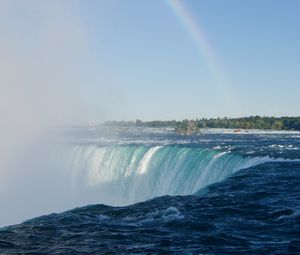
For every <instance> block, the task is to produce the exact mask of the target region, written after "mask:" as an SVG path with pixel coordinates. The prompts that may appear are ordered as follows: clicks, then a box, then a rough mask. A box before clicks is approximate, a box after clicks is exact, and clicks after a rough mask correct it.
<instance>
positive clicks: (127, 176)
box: [69, 145, 272, 205]
mask: <svg viewBox="0 0 300 255" xmlns="http://www.w3.org/2000/svg"><path fill="white" fill-rule="evenodd" d="M270 160H272V159H270V158H258V157H242V156H239V155H235V154H232V153H229V152H221V151H218V150H210V149H201V148H191V147H184V146H175V145H172V146H171V145H169V146H145V145H126V146H108V147H97V146H95V145H81V146H76V147H75V148H74V149H73V151H72V157H71V162H72V163H71V165H70V166H69V169H71V171H72V187H73V189H74V190H75V191H76V190H77V191H78V190H81V192H82V190H84V192H86V191H88V192H91V194H92V195H91V203H105V204H110V205H126V204H131V203H136V202H140V201H144V200H146V199H150V198H153V197H156V196H162V195H188V194H193V193H195V192H196V191H198V190H199V189H200V188H202V187H204V186H206V185H209V184H212V183H215V182H219V181H221V180H223V179H225V178H226V177H228V176H229V175H231V174H232V173H234V172H236V171H238V170H240V169H244V168H248V167H251V166H255V165H257V164H260V163H264V162H267V161H270ZM79 195H80V194H79Z"/></svg>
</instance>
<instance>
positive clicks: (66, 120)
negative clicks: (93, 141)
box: [0, 1, 101, 226]
mask: <svg viewBox="0 0 300 255" xmlns="http://www.w3.org/2000/svg"><path fill="white" fill-rule="evenodd" d="M0 17H1V21H0V34H1V40H0V116H1V117H0V127H1V132H0V140H1V145H0V204H1V210H0V226H4V225H9V224H15V223H19V222H20V221H23V220H25V219H28V218H31V217H34V216H38V215H40V214H45V213H50V212H51V211H59V210H64V209H67V208H68V206H69V205H70V204H68V200H69V196H70V194H69V193H68V187H67V185H66V183H65V180H66V178H67V176H65V174H66V173H64V172H63V171H62V169H60V168H58V167H57V168H56V167H55V166H54V165H55V164H54V161H55V160H54V159H55V157H56V156H57V155H58V154H56V155H55V156H54V154H51V153H52V152H54V151H58V150H59V148H60V142H58V141H57V140H56V139H54V136H53V134H52V133H51V132H52V131H53V130H55V129H57V128H59V127H62V126H70V125H77V124H85V123H87V121H88V120H89V116H90V115H89V114H90V112H91V111H89V107H90V106H89V102H88V101H87V100H85V99H84V98H83V97H82V96H81V94H82V92H83V90H84V89H85V87H84V83H82V78H81V76H82V75H83V74H82V72H81V66H82V61H84V60H85V55H86V54H89V49H88V35H87V33H86V29H85V25H84V21H83V20H82V19H81V17H80V14H79V8H78V6H77V5H76V2H75V1H1V2H0ZM99 86H101V84H99ZM99 97H101V95H99ZM99 111H101V109H99ZM98 117H99V119H100V118H101V117H100V116H98ZM46 155H47V156H46ZM51 155H53V157H51Z"/></svg>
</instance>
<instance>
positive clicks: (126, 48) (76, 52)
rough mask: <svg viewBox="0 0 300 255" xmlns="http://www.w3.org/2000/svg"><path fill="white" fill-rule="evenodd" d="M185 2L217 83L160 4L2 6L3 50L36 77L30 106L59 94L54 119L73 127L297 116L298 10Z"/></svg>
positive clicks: (289, 4) (137, 0)
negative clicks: (218, 73)
mask: <svg viewBox="0 0 300 255" xmlns="http://www.w3.org/2000/svg"><path fill="white" fill-rule="evenodd" d="M4 2H5V1H4ZM182 2H183V4H184V6H185V7H186V10H187V11H188V14H189V15H190V18H191V19H192V20H193V23H194V24H195V25H196V26H197V28H199V30H202V32H203V34H204V36H205V39H206V41H207V43H208V45H209V47H210V48H211V51H212V52H213V54H214V56H215V62H216V64H217V65H218V66H219V67H220V68H221V69H222V72H223V75H224V77H225V78H224V82H222V84H217V83H218V82H217V80H216V77H214V72H212V70H211V68H210V66H209V64H208V61H207V59H206V58H205V56H204V54H203V52H201V49H200V50H199V45H197V42H196V41H195V40H194V38H193V37H192V36H191V34H190V33H189V31H188V29H187V27H186V25H185V24H184V22H182V20H181V19H180V17H178V15H176V14H175V13H174V11H173V10H172V8H171V7H170V4H168V3H167V1H164V0H151V1H146V0H110V1H108V0H102V1H101V0H99V1H43V3H42V4H41V3H40V2H39V1H28V4H24V2H23V3H22V1H11V2H9V1H6V14H3V13H2V14H3V15H2V19H3V20H4V21H5V22H4V23H2V24H4V25H2V33H6V36H5V37H6V38H7V40H8V43H7V44H5V46H4V47H2V48H4V49H5V47H8V48H9V49H10V51H11V52H14V55H13V57H12V55H8V57H7V58H8V59H9V60H11V59H13V60H12V62H18V63H20V60H19V58H20V55H23V54H25V56H23V57H22V61H23V62H21V63H23V65H24V66H26V68H29V70H35V69H36V68H38V69H39V71H38V73H40V74H41V77H40V78H39V80H38V83H39V86H33V88H31V89H32V90H33V91H39V92H34V93H33V94H34V95H35V96H34V97H35V98H36V97H37V96H38V97H39V98H43V100H41V101H43V102H47V100H49V102H48V103H47V105H49V104H50V99H49V98H48V95H51V93H53V96H52V97H50V98H51V102H53V98H56V95H58V94H61V95H62V96H60V97H59V96H58V98H60V99H58V100H57V102H58V103H59V104H60V108H59V112H62V114H61V117H60V118H62V119H64V118H65V116H71V115H72V117H70V120H72V121H73V122H76V121H78V122H86V121H95V122H101V121H103V120H107V119H126V120H135V119H137V118H139V119H142V120H151V119H185V118H201V117H223V116H228V117H239V116H248V115H272V116H282V115H287V116H299V115H300V101H299V95H300V72H299V66H300V15H299V12H300V2H299V1H297V0H280V1H279V0H264V1H261V0H251V1H240V0H228V1H221V0H210V1H204V0H203V1H202V0H185V1H182ZM2 5H3V4H2ZM3 31H4V32H3ZM8 31H9V32H8ZM7 34H8V35H7ZM20 37H22V38H20ZM11 45H14V47H12V46H11ZM200 48H201V47H200ZM5 50H6V49H5ZM10 51H8V52H10ZM6 52H7V51H6ZM24 52H25V53H24ZM27 59H30V60H29V61H27ZM32 59H33V60H36V61H34V62H33V63H32ZM40 59H43V61H44V62H42V63H41V64H40V62H39V60H40ZM48 59H50V61H48ZM37 62H39V64H37ZM49 63H50V64H49ZM57 63H58V64H57ZM61 63H63V64H61ZM4 64H5V63H4ZM4 64H3V65H4ZM58 66H59V67H58ZM18 68H20V69H24V68H23V66H22V64H21V66H19V67H18ZM18 68H17V69H16V70H19V69H18ZM46 70H52V71H51V72H49V71H46ZM28 73H30V71H29V72H28ZM32 73H35V72H32ZM45 75H46V76H47V75H49V77H51V80H52V79H53V81H52V83H51V84H50V83H48V82H45V83H44V82H41V81H42V80H43V77H45ZM33 80H34V81H33ZM225 80H226V81H225ZM34 82H36V78H34V79H32V77H29V78H28V83H30V84H32V83H34ZM54 83H55V85H53V84H54ZM67 83H68V85H66V84H67ZM41 84H45V85H44V86H45V87H47V90H49V87H51V88H54V87H56V88H55V89H51V91H50V92H49V93H48V92H47V93H44V92H43V91H44V88H42V89H41V88H40V86H42V85H41ZM37 87H39V89H37ZM61 88H64V89H63V90H62V91H60V90H61ZM70 95H71V96H70ZM44 99H45V100H44ZM55 100H56V99H54V101H55ZM65 102H67V103H65ZM37 104H39V102H37ZM51 105H53V103H51ZM45 108H46V110H47V111H46V112H50V113H49V114H50V115H55V114H57V112H58V110H57V109H56V110H55V111H53V112H51V110H49V109H48V108H47V107H45ZM50 108H51V107H50ZM62 108H63V109H64V110H62V111H61V110H60V109H62ZM42 109H44V108H42ZM54 109H55V107H54ZM42 112H43V111H42ZM74 112H75V114H74Z"/></svg>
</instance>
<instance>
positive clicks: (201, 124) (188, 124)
mask: <svg viewBox="0 0 300 255" xmlns="http://www.w3.org/2000/svg"><path fill="white" fill-rule="evenodd" d="M102 126H110V127H149V128H150V127H152V128H155V127H156V128H173V129H175V131H177V132H178V133H180V134H187V135H189V134H197V133H201V130H203V129H226V130H230V129H231V130H234V132H235V133H239V132H242V131H243V133H244V132H247V130H270V131H300V117H260V116H250V117H243V118H209V119H207V118H202V119H192V120H187V119H185V120H182V121H176V120H171V121H161V120H155V121H141V120H136V121H106V122H105V123H103V124H102Z"/></svg>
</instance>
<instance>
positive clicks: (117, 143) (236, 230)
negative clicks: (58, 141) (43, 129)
mask: <svg viewBox="0 0 300 255" xmlns="http://www.w3.org/2000/svg"><path fill="white" fill-rule="evenodd" d="M104 133H105V132H103V130H102V131H101V132H100V130H98V129H97V130H86V129H78V130H74V131H73V132H71V133H69V134H68V137H67V139H66V140H67V151H68V153H66V154H65V165H66V167H65V169H66V170H65V171H66V175H67V176H68V183H66V185H67V186H69V187H70V189H71V190H72V193H73V194H74V197H76V198H77V202H78V203H79V204H78V205H81V206H84V205H85V206H84V207H79V208H76V209H72V210H70V211H67V212H63V213H59V214H50V215H47V216H41V217H38V218H34V219H31V220H28V221H25V222H24V223H22V224H18V225H14V226H9V227H5V228H2V229H0V254H1V252H2V253H4V254H19V253H22V254H48V253H50V254H168V253H172V254H241V253H246V254H300V134H299V133H297V132H258V131H257V132H249V133H241V134H235V133H233V132H232V133H230V132H228V131H211V130H206V131H205V132H204V134H202V135H198V136H191V137H185V136H180V135H177V134H176V133H174V132H172V131H168V130H162V129H124V130H119V131H118V133H117V134H113V135H112V134H109V135H104ZM91 203H92V204H95V205H86V204H91Z"/></svg>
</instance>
